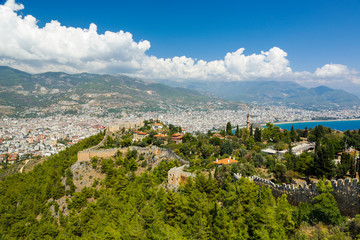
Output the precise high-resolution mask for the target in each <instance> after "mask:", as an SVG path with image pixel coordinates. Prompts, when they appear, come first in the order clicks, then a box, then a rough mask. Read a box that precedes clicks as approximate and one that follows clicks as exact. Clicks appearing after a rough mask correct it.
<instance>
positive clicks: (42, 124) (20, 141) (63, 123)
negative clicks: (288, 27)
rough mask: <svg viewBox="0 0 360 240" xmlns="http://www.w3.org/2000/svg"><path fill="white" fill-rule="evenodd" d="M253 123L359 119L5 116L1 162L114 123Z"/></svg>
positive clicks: (339, 114)
mask: <svg viewBox="0 0 360 240" xmlns="http://www.w3.org/2000/svg"><path fill="white" fill-rule="evenodd" d="M248 113H249V115H250V119H251V123H259V124H264V123H267V122H292V121H309V120H313V119H352V118H360V110H359V109H346V110H340V111H331V110H323V111H309V110H301V109H292V108H287V107H276V106H269V107H251V108H250V107H249V108H245V109H243V110H204V111H198V110H194V109H192V108H187V109H184V110H182V111H180V110H179V109H170V110H169V111H164V112H155V111H154V112H136V113H129V112H128V113H125V112H121V117H118V116H114V115H111V114H110V115H109V116H107V117H99V116H96V115H95V114H93V113H92V114H82V115H79V116H74V115H66V116H63V115H54V116H51V117H45V118H44V117H37V118H6V117H5V118H2V119H1V120H0V161H1V160H3V159H4V158H7V160H8V161H9V162H12V161H15V160H16V159H19V158H27V157H29V156H49V155H51V154H54V153H57V152H59V151H61V150H63V149H65V148H66V147H67V146H70V145H72V144H75V143H76V142H78V141H80V140H82V139H84V138H86V137H88V136H91V135H94V134H96V133H98V132H99V131H100V130H102V129H104V128H106V127H107V126H108V125H109V124H111V123H116V122H119V121H139V120H140V121H141V120H145V119H159V120H160V121H162V122H164V123H166V124H173V125H178V126H182V127H183V128H184V129H185V130H186V131H187V132H196V131H200V132H207V131H208V130H218V129H221V128H224V126H225V125H226V123H227V122H231V123H232V125H233V126H236V125H239V126H240V127H246V123H247V114H248Z"/></svg>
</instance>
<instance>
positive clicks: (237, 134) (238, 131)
mask: <svg viewBox="0 0 360 240" xmlns="http://www.w3.org/2000/svg"><path fill="white" fill-rule="evenodd" d="M235 135H236V136H237V137H240V129H239V125H237V126H236V130H235Z"/></svg>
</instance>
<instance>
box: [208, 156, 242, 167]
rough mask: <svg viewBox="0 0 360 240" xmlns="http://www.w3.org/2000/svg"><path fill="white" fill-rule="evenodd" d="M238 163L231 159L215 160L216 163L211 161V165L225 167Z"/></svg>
mask: <svg viewBox="0 0 360 240" xmlns="http://www.w3.org/2000/svg"><path fill="white" fill-rule="evenodd" d="M237 162H238V161H236V160H235V159H232V158H231V157H229V158H224V159H220V160H218V159H216V161H213V163H215V164H217V165H227V164H232V163H237Z"/></svg>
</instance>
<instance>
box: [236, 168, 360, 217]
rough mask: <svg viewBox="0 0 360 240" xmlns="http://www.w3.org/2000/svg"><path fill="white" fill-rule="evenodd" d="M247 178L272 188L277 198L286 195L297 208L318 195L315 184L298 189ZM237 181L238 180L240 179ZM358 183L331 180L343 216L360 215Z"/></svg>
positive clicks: (299, 186)
mask: <svg viewBox="0 0 360 240" xmlns="http://www.w3.org/2000/svg"><path fill="white" fill-rule="evenodd" d="M234 176H235V174H234ZM237 176H238V177H240V178H241V175H240V174H237ZM246 178H247V179H249V180H250V181H254V182H255V183H257V184H261V185H266V186H268V187H270V189H271V190H272V193H273V195H274V196H275V197H280V196H281V195H282V194H284V193H286V195H287V197H288V201H289V202H290V203H292V204H294V205H296V206H297V205H298V204H300V203H302V202H311V200H312V198H314V197H315V196H317V195H318V193H317V191H316V184H315V183H313V184H306V183H304V184H299V185H298V187H296V186H295V185H294V184H285V183H283V184H282V185H278V184H275V183H274V182H272V181H270V180H268V179H263V178H260V177H258V176H250V177H246ZM235 179H237V180H238V179H239V178H235ZM358 183H359V180H358V179H356V178H353V179H350V178H346V179H338V180H337V181H336V180H331V185H332V187H333V191H332V192H331V193H332V195H334V197H335V199H336V200H337V203H338V207H339V209H340V211H341V213H342V214H343V215H346V216H351V217H354V216H355V215H356V214H360V208H359V206H360V196H359V193H360V187H359V186H358ZM349 206H352V207H349Z"/></svg>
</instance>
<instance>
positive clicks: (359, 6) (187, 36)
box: [0, 0, 360, 92]
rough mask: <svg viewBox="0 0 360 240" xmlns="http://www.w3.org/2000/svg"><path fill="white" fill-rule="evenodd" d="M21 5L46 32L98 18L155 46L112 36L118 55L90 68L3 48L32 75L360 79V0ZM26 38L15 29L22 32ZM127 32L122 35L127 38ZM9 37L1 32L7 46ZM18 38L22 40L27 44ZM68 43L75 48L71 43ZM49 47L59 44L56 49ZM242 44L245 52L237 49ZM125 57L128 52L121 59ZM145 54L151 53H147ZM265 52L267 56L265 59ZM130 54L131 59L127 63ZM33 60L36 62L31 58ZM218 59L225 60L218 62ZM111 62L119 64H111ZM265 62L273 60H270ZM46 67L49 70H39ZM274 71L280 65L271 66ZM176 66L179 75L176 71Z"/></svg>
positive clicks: (101, 27) (315, 81) (103, 26)
mask: <svg viewBox="0 0 360 240" xmlns="http://www.w3.org/2000/svg"><path fill="white" fill-rule="evenodd" d="M12 1H13V0H12ZM9 2H11V1H9ZM16 2H17V3H18V4H23V5H24V9H20V10H19V9H16V10H14V12H15V13H16V14H17V17H19V18H21V17H24V16H26V15H31V16H33V17H34V18H36V20H37V22H36V25H37V27H38V28H40V29H41V28H43V27H44V26H45V24H46V23H49V22H51V21H52V20H57V21H58V22H59V24H60V25H61V26H64V27H66V28H71V27H72V28H81V29H89V25H90V23H94V24H96V26H97V28H96V32H97V34H98V35H103V34H104V33H105V32H106V31H110V32H113V33H118V32H119V31H120V30H123V31H125V32H129V33H131V34H132V36H131V41H130V42H131V43H128V44H127V45H126V46H129V44H130V45H131V44H133V43H134V44H138V43H140V42H141V41H143V40H146V42H148V43H149V45H148V46H135V48H136V49H134V48H133V46H132V47H131V50H128V49H126V46H125V47H124V46H123V45H121V46H119V45H116V46H114V45H111V44H110V43H109V41H110V42H111V40H109V39H108V40H106V41H105V42H106V43H105V44H107V45H108V46H109V48H112V49H113V50H114V52H118V55H116V56H109V54H108V53H106V54H105V53H103V52H100V53H99V56H101V57H99V58H100V60H101V63H102V64H103V65H101V66H102V67H100V63H97V65H96V66H97V67H95V68H94V67H93V64H95V63H94V62H95V61H92V63H91V64H92V65H91V64H90V66H89V61H88V60H86V61H88V62H86V63H83V62H82V63H79V64H78V63H76V62H75V60H74V61H73V60H69V58H68V57H65V58H66V60H64V59H60V58H61V57H59V54H58V51H57V52H56V54H54V57H52V59H50V60H49V59H43V58H41V59H40V58H39V57H35V58H34V59H29V57H28V56H26V57H24V56H21V57H18V56H11V54H15V55H16V53H9V52H6V51H5V50H4V53H2V51H1V49H0V57H3V59H7V60H3V61H2V62H3V63H6V62H9V63H11V62H12V64H10V65H12V66H17V67H20V68H22V69H24V70H28V71H32V72H36V71H41V70H56V69H59V70H64V71H70V72H72V71H77V70H78V71H87V70H91V69H96V71H99V72H108V73H127V74H134V75H138V76H140V77H145V78H146V77H147V76H149V78H152V79H156V78H174V79H177V78H178V79H181V80H186V79H200V80H207V79H209V80H218V79H227V80H232V79H234V80H251V79H256V78H269V79H278V78H279V79H283V80H284V79H285V80H294V81H297V82H299V83H302V84H303V85H306V84H309V85H310V86H316V85H327V84H328V85H329V86H333V87H337V86H344V81H345V80H342V81H343V82H341V81H340V82H339V81H337V80H336V79H340V78H341V79H346V83H347V84H346V85H347V86H349V87H348V88H349V89H353V87H352V86H356V87H357V86H358V85H359V84H360V78H359V73H358V71H360V61H359V60H358V56H359V54H360V47H359V42H360V31H359V30H360V14H359V13H360V1H351V0H349V1H347V0H346V1H165V0H164V1H101V2H100V1H93V0H88V1H83V0H77V1H69V0H62V1H58V0H53V1H36V0H35V1H34V0H32V1H30V0H23V1H16ZM0 3H1V4H4V3H5V1H4V0H0ZM0 24H1V23H0ZM20 24H23V23H20ZM0 26H1V25H0ZM19 29H21V27H19ZM0 31H1V30H0ZM45 31H46V29H45V30H44V32H45ZM0 34H1V32H0ZM18 35H19V34H18V33H14V36H18ZM47 36H48V34H47ZM55 37H59V38H61V34H59V35H57V36H55V35H53V36H52V37H49V39H53V38H55ZM122 37H123V36H119V39H120V38H122ZM24 38H25V37H24ZM5 40H6V39H1V37H0V43H2V42H1V41H5ZM44 41H45V40H44ZM67 41H77V39H71V38H69V37H68V38H67ZM18 42H20V43H21V41H18ZM35 44H38V43H35ZM60 44H62V46H64V45H67V43H60ZM82 44H84V43H82ZM19 45H20V46H19V48H21V49H25V51H26V52H31V50H29V49H26V46H24V44H19ZM39 45H43V44H42V43H41V44H39ZM145 45H146V44H145ZM274 47H276V49H275V50H274V51H273V52H274V55H276V56H277V57H276V60H274V61H273V60H271V59H273V58H272V57H271V59H270V60H269V59H267V58H266V57H264V56H267V52H269V51H270V50H271V49H273V48H274ZM49 48H54V46H52V47H49ZM120 48H121V49H120ZM240 48H244V49H245V50H244V51H240V52H237V53H236V54H234V53H235V52H236V51H237V50H238V49H240ZM277 48H279V49H280V50H279V49H277ZM39 49H41V47H40V46H39V47H38V48H37V50H38V51H40V50H39ZM261 51H264V52H265V54H262V53H261ZM45 53H46V54H48V55H49V56H50V55H52V54H53V53H49V52H46V51H44V54H43V55H45ZM66 53H67V52H64V53H63V54H66ZM232 53H233V54H232ZM86 54H88V53H81V54H78V55H76V56H80V58H81V59H85V58H86V59H89V58H96V57H93V56H91V57H89V56H87V55H86ZM102 54H104V55H102ZM119 54H121V55H122V57H121V58H119V59H117V56H119ZM126 54H132V56H133V55H136V56H139V57H138V58H136V59H135V58H134V57H132V56H131V57H130V56H126V57H125V55H126ZM141 54H143V56H140V55H141ZM227 54H230V56H229V58H231V61H230V62H231V63H228V62H229V61H226V59H225V56H226V55H227ZM251 55H254V56H253V57H254V58H251V59H250V58H247V57H249V56H251ZM151 56H153V57H155V58H156V59H153V60H154V61H155V62H154V61H152V62H149V61H150V60H149V59H146V60H144V57H146V58H148V57H151ZM182 56H186V59H180V60H179V59H174V57H182ZM259 57H260V58H261V57H262V58H263V60H259V59H258V58H259ZM99 58H96V60H99ZM125 58H126V59H128V58H131V60H129V61H127V60H126V61H125V60H124V59H125ZM162 58H164V59H166V58H168V59H169V61H170V63H169V62H166V61H165V62H164V61H162V60H161V59H162ZM9 59H10V60H11V61H10V60H9ZM24 59H25V60H24ZM59 59H60V60H59ZM113 59H115V60H114V61H113ZM159 59H160V60H159ZM244 59H245V60H244ZM30 60H33V61H34V62H35V63H34V62H32V63H29V62H30ZM198 60H203V61H205V62H206V64H207V63H213V64H211V65H216V66H215V67H210V66H206V67H203V66H202V65H201V66H198V65H199V64H197V61H198ZM159 61H160V62H159ZM188 61H190V62H188ZM191 61H195V63H191ZM216 61H223V62H224V63H220V64H218V62H216ZM244 61H245V62H251V64H250V65H249V64H248V63H247V65H246V66H245V67H244V66H242V65H241V64H245V63H244ZM54 62H57V63H56V64H55V63H54ZM64 62H66V63H64ZM67 62H68V63H67ZM109 62H111V63H110V64H107V63H109ZM114 62H116V64H115V63H114ZM119 62H121V64H120V63H119ZM134 62H135V64H133V63H134ZM264 62H265V63H268V62H270V63H271V64H270V65H269V64H268V65H266V64H265V65H264ZM0 63H1V62H0ZM258 63H259V64H260V65H261V64H262V65H261V67H257V66H255V65H256V64H258ZM144 64H147V65H150V66H151V65H152V64H153V65H154V66H157V65H161V66H162V68H161V69H157V71H156V72H155V73H154V72H151V70H150V69H147V68H146V69H144V68H145V67H144ZM191 64H193V65H196V66H191V69H189V68H188V67H187V66H189V65H191ZM40 65H42V67H39V66H40ZM70 65H71V68H70ZM105 65H106V66H105ZM179 65H181V66H180V67H179ZM260 65H259V66H260ZM46 66H48V67H46ZM224 66H225V67H224ZM269 68H271V69H275V70H271V71H269ZM163 69H166V71H164V70H163ZM174 69H175V70H174ZM244 69H245V70H244ZM289 69H290V70H289ZM317 70H318V71H317ZM170 71H173V72H172V73H170ZM196 71H197V74H193V75H191V74H190V75H189V72H191V73H194V72H196ZM179 72H181V74H178V75H179V77H177V75H176V73H179ZM204 72H206V74H205V73H204ZM208 72H211V74H208ZM264 72H267V73H266V74H264ZM343 89H346V87H343ZM359 89H360V87H359ZM353 92H354V90H353ZM359 92H360V91H359Z"/></svg>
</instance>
